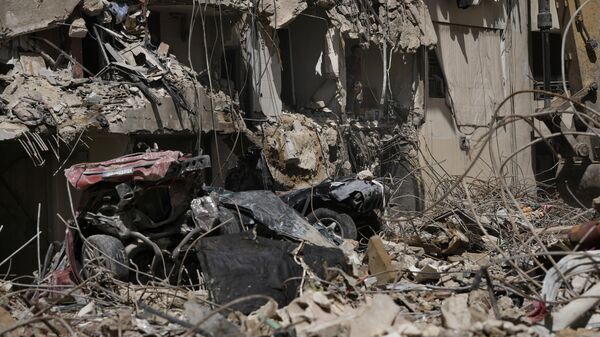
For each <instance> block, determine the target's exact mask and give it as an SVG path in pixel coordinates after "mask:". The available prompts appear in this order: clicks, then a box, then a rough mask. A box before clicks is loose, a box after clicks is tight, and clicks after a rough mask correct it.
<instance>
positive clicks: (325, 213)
mask: <svg viewBox="0 0 600 337" xmlns="http://www.w3.org/2000/svg"><path fill="white" fill-rule="evenodd" d="M323 218H331V219H334V220H335V221H336V222H337V223H338V224H339V226H340V230H341V232H342V235H341V236H342V238H344V239H352V240H356V238H357V237H358V231H357V230H356V224H355V223H354V220H352V218H351V217H350V216H349V215H348V214H345V213H338V212H336V211H333V210H330V209H329V208H317V209H315V210H314V211H313V212H311V213H310V214H308V216H307V217H306V219H307V220H308V222H309V223H310V224H311V225H314V224H315V223H317V222H319V219H323Z"/></svg>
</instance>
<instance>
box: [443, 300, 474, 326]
mask: <svg viewBox="0 0 600 337" xmlns="http://www.w3.org/2000/svg"><path fill="white" fill-rule="evenodd" d="M442 319H443V322H444V326H445V327H446V328H448V329H454V330H469V328H470V327H471V311H470V310H469V294H458V295H453V296H451V297H448V298H447V299H445V300H444V301H443V302H442Z"/></svg>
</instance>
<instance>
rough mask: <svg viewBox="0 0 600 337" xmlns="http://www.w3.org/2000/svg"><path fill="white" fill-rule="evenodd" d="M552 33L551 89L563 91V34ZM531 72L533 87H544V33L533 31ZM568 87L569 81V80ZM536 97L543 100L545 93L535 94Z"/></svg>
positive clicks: (539, 88) (540, 88) (558, 91)
mask: <svg viewBox="0 0 600 337" xmlns="http://www.w3.org/2000/svg"><path fill="white" fill-rule="evenodd" d="M549 35H550V49H549V50H548V53H550V91H551V92H554V93H562V92H563V87H562V81H561V77H562V76H561V69H560V57H561V55H560V45H561V42H562V41H561V35H560V34H558V33H549ZM530 64H531V73H532V75H533V80H534V83H533V88H534V89H538V90H543V89H544V58H543V53H542V33H541V32H531V62H530ZM567 89H569V82H568V81H567ZM534 99H536V100H543V99H544V95H543V94H538V93H536V94H534Z"/></svg>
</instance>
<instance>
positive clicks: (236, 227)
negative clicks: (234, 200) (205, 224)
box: [219, 206, 242, 235]
mask: <svg viewBox="0 0 600 337" xmlns="http://www.w3.org/2000/svg"><path fill="white" fill-rule="evenodd" d="M225 221H227V223H226V224H224V225H223V226H221V227H220V228H219V233H221V234H222V235H225V234H237V233H241V232H242V225H241V223H240V219H239V217H238V215H237V214H236V213H234V212H233V211H232V210H230V209H228V208H225V207H221V206H219V223H220V224H221V223H223V222H225Z"/></svg>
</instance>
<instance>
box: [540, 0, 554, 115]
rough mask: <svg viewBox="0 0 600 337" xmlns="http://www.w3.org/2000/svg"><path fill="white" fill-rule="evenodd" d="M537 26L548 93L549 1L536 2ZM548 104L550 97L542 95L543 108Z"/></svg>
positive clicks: (550, 21)
mask: <svg viewBox="0 0 600 337" xmlns="http://www.w3.org/2000/svg"><path fill="white" fill-rule="evenodd" d="M537 26H538V28H539V29H540V31H541V33H542V62H543V63H542V65H543V74H544V91H550V29H551V28H552V14H551V13H550V0H538V15H537ZM550 102H551V98H550V95H544V107H548V106H550Z"/></svg>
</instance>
